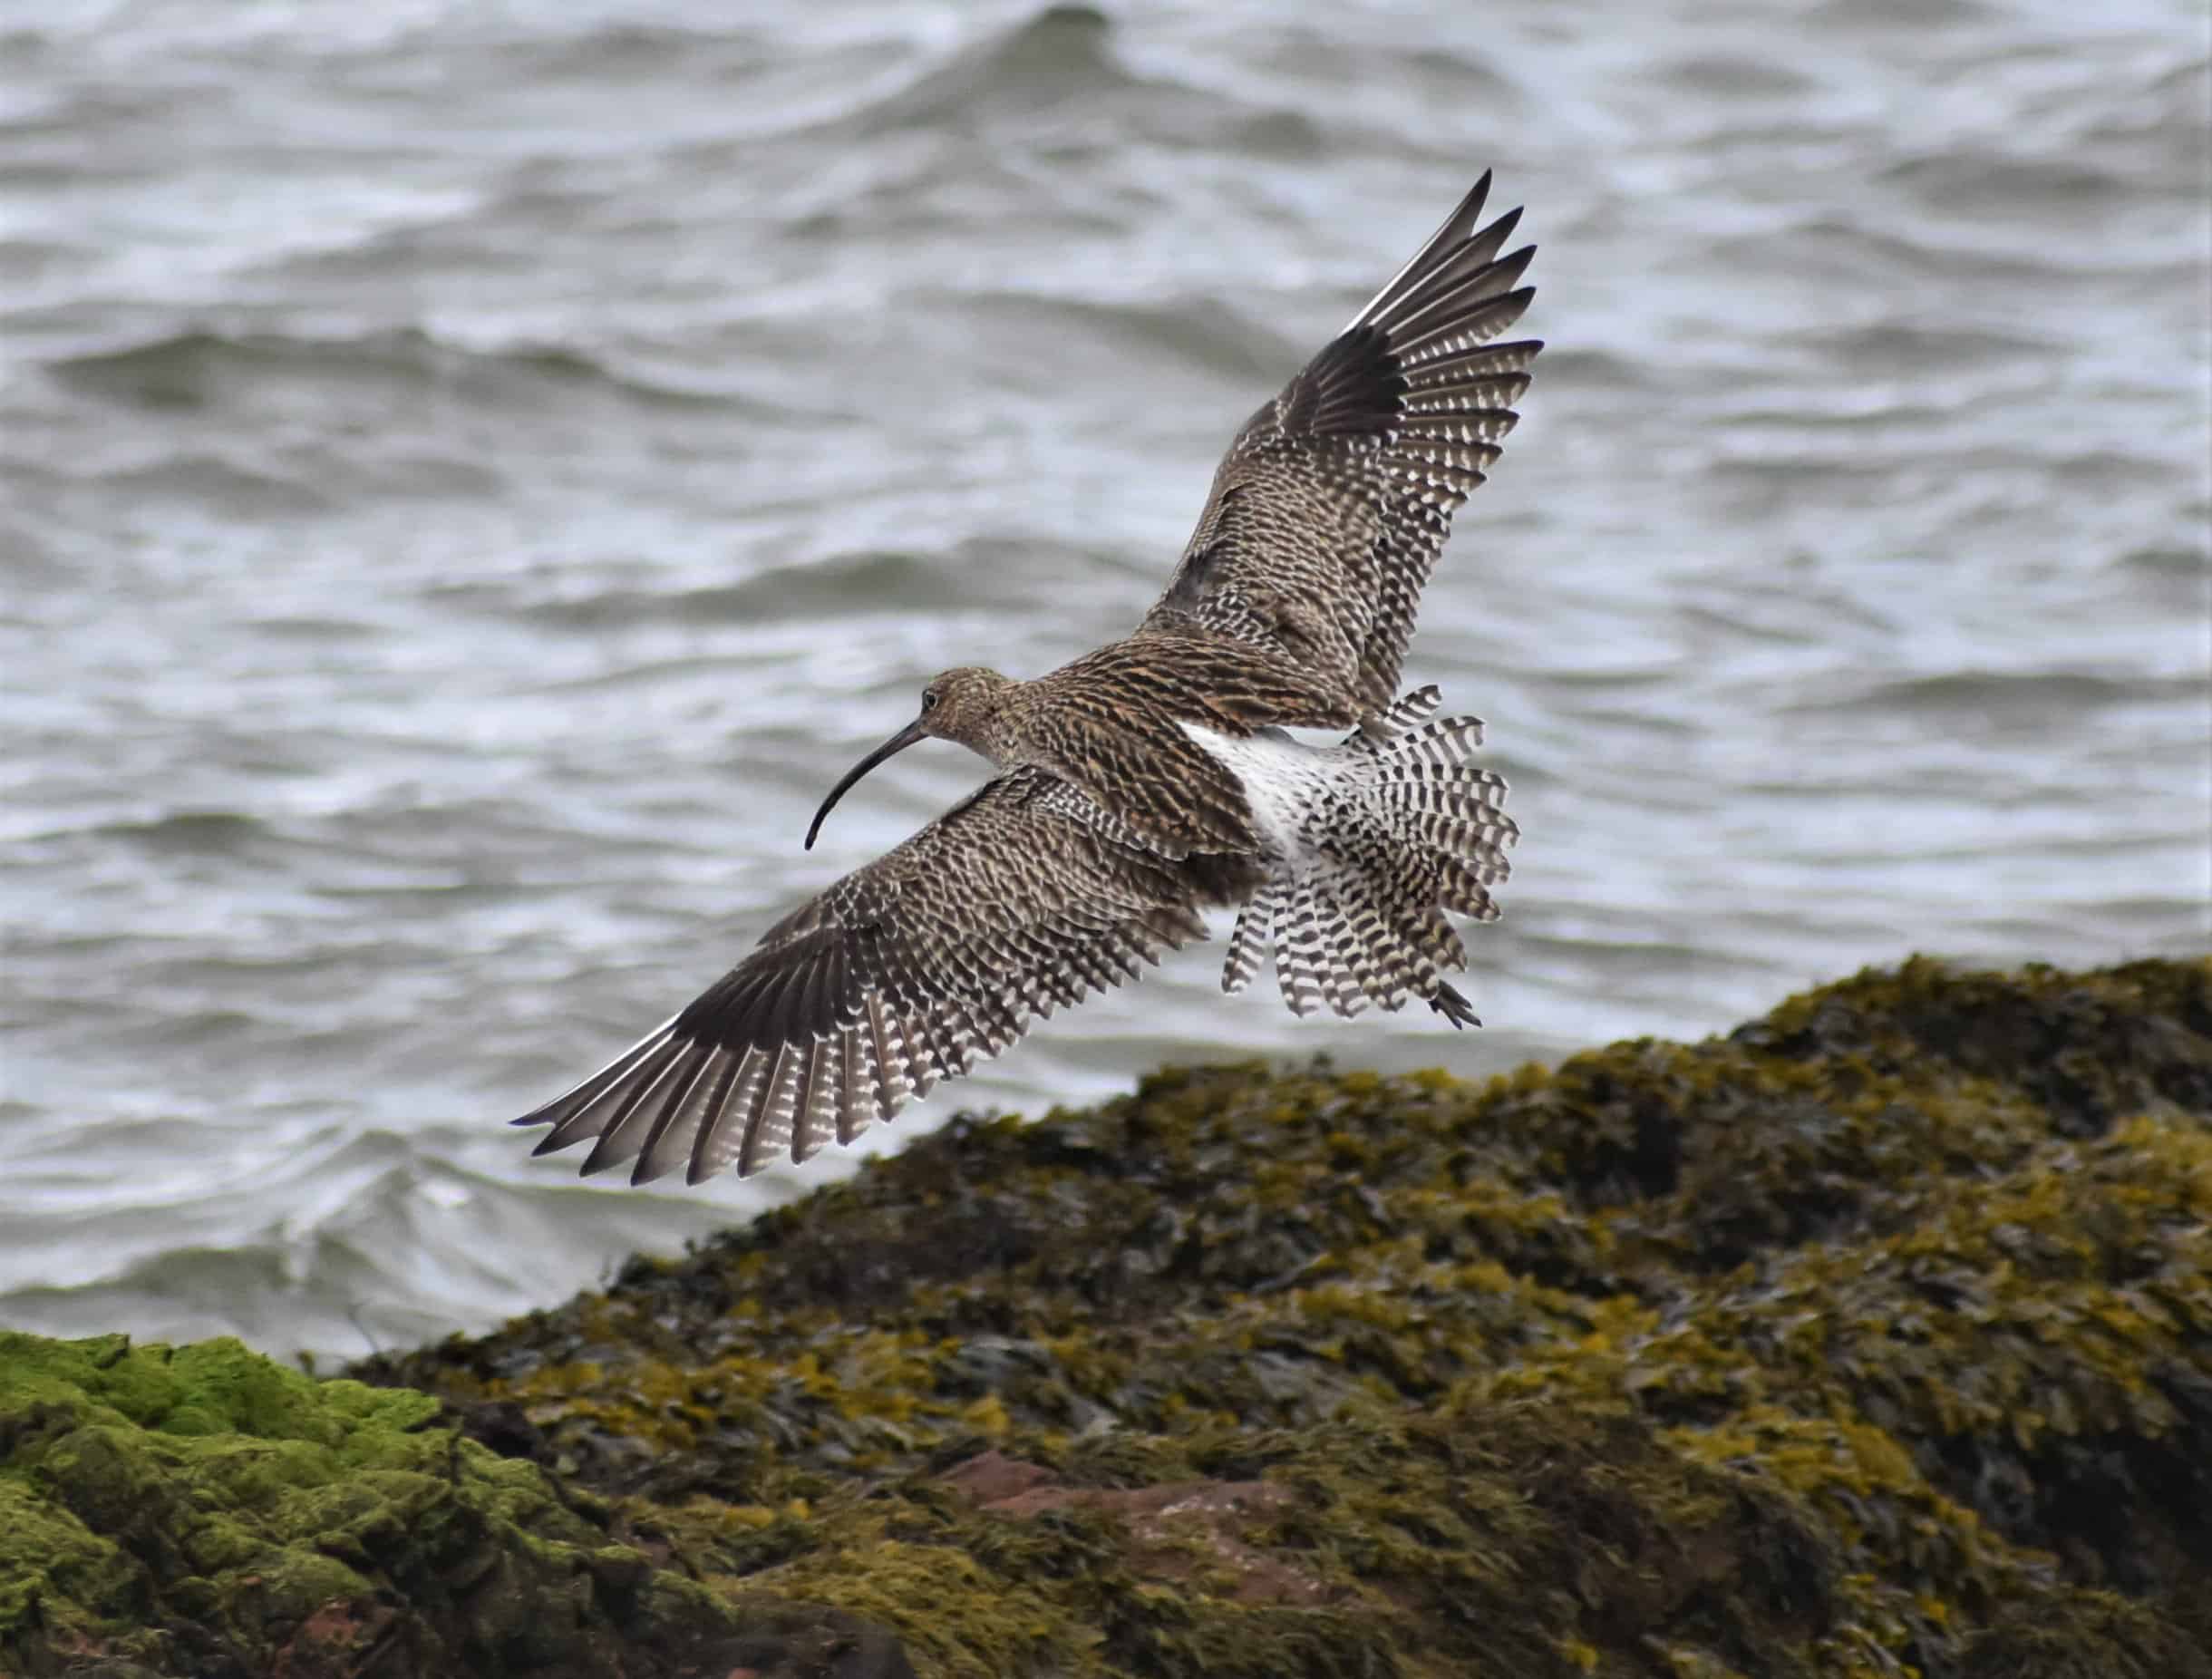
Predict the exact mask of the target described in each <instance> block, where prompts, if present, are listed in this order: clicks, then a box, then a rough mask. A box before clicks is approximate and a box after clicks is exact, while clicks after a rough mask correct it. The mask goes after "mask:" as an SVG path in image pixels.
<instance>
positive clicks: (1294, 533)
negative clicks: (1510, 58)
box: [1139, 174, 1543, 719]
mask: <svg viewBox="0 0 2212 1679" xmlns="http://www.w3.org/2000/svg"><path fill="white" fill-rule="evenodd" d="M1489 180H1490V178H1489V175H1488V174H1485V175H1484V176H1483V178H1482V179H1481V180H1480V181H1478V182H1477V183H1476V184H1475V188H1474V190H1473V191H1471V192H1470V193H1469V194H1468V195H1467V197H1466V198H1465V199H1462V200H1461V201H1460V207H1459V208H1458V209H1455V210H1453V211H1452V213H1451V215H1450V218H1448V219H1447V220H1446V221H1445V223H1444V225H1443V226H1442V227H1441V228H1438V229H1437V231H1436V233H1435V235H1434V237H1433V238H1431V239H1430V240H1429V242H1428V243H1427V244H1426V245H1424V246H1422V247H1421V251H1420V253H1419V254H1418V255H1416V256H1415V257H1413V259H1412V261H1411V262H1409V263H1408V264H1406V266H1405V267H1403V268H1402V269H1401V270H1399V272H1398V274H1397V276H1396V277H1394V278H1393V279H1392V281H1391V283H1390V284H1389V285H1387V286H1384V287H1383V288H1382V291H1380V292H1379V293H1377V294H1376V296H1375V298H1374V301H1373V302H1372V303H1370V304H1369V305H1368V306H1366V307H1365V308H1364V309H1363V310H1361V311H1360V313H1359V315H1357V316H1356V317H1354V319H1353V322H1352V324H1351V325H1349V326H1347V327H1345V328H1344V331H1343V332H1341V333H1339V334H1338V335H1337V336H1336V338H1335V339H1334V342H1332V343H1331V344H1330V345H1329V346H1328V347H1327V348H1326V349H1324V351H1322V352H1321V354H1318V355H1316V356H1315V358H1314V359H1313V360H1312V361H1311V362H1309V363H1308V364H1306V366H1305V371H1304V372H1302V373H1300V374H1298V375H1297V377H1295V379H1293V380H1292V381H1291V382H1290V383H1288V384H1286V385H1285V386H1284V387H1283V391H1282V393H1281V394H1280V395H1278V396H1277V397H1276V399H1275V400H1274V401H1273V402H1271V403H1268V404H1267V405H1266V407H1264V408H1262V409H1261V410H1260V411H1259V412H1257V413H1256V414H1254V415H1253V416H1252V418H1251V420H1250V421H1248V422H1247V423H1246V425H1245V428H1244V430H1243V431H1242V432H1238V433H1237V441H1236V442H1234V443H1232V444H1230V445H1229V451H1228V454H1227V456H1226V457H1225V458H1224V459H1223V461H1222V462H1221V467H1220V470H1219V471H1218V472H1216V473H1215V475H1214V486H1213V493H1212V494H1211V496H1210V497H1208V500H1207V503H1206V510H1205V512H1204V513H1203V514H1201V515H1200V517H1199V519H1198V529H1197V530H1196V531H1195V532H1194V533H1193V534H1192V536H1191V539H1190V545H1189V547H1188V548H1186V549H1185V550H1184V551H1183V558H1182V563H1181V565H1180V566H1179V567H1178V568H1177V569H1176V573H1175V577H1174V579H1173V581H1172V582H1170V583H1169V587H1168V592H1167V593H1166V594H1165V595H1163V596H1162V597H1160V599H1159V603H1158V604H1157V605H1156V606H1154V607H1153V608H1152V610H1151V611H1150V614H1148V615H1147V616H1146V617H1145V620H1144V623H1143V624H1142V626H1140V629H1139V634H1140V635H1142V634H1144V633H1146V632H1153V633H1160V634H1171V635H1191V634H1212V635H1217V636H1229V637H1232V638H1234V639H1237V640H1242V641H1249V642H1260V643H1265V644H1268V645H1272V646H1273V647H1275V648H1276V650H1278V651H1279V652H1281V653H1283V654H1285V655H1287V656H1289V657H1290V658H1292V659H1295V661H1296V662H1298V663H1299V664H1300V665H1305V666H1306V667H1307V668H1308V669H1309V670H1312V671H1313V672H1314V673H1315V675H1318V676H1320V677H1322V678H1323V679H1324V681H1326V682H1327V683H1328V684H1330V685H1331V686H1332V687H1333V688H1334V690H1335V691H1336V692H1338V693H1339V694H1341V695H1342V696H1343V698H1344V701H1345V702H1346V704H1347V707H1348V709H1349V710H1351V711H1352V712H1353V713H1354V714H1355V715H1357V716H1359V717H1361V718H1363V719H1367V718H1373V717H1375V716H1377V715H1379V714H1380V713H1382V711H1383V710H1384V709H1385V708H1386V707H1387V706H1389V704H1391V701H1392V698H1393V697H1394V696H1395V694H1396V691H1397V685H1398V672H1399V666H1400V665H1401V664H1402V662H1403V660H1404V657H1405V648H1406V643H1407V641H1408V639H1409V638H1410V637H1411V636H1412V631H1413V616H1414V613H1415V611H1416V610H1417V608H1418V607H1419V606H1420V601H1421V587H1422V586H1423V585H1424V584H1426V583H1427V582H1428V580H1429V573H1430V572H1431V570H1432V569H1433V568H1435V565H1436V560H1437V556H1438V555H1439V554H1441V552H1442V551H1443V548H1444V542H1445V539H1446V538H1447V537H1449V536H1450V533H1451V515H1452V513H1453V511H1454V510H1456V509H1457V508H1458V507H1459V505H1460V502H1462V501H1464V500H1466V499H1467V497H1468V495H1469V494H1470V492H1471V491H1472V490H1474V488H1475V487H1476V486H1477V485H1478V484H1480V483H1481V482H1482V479H1483V474H1484V472H1485V471H1486V470H1487V469H1488V468H1489V466H1490V464H1491V463H1492V462H1493V461H1496V460H1497V459H1498V456H1499V442H1500V441H1501V440H1502V439H1503V438H1504V437H1505V435H1506V433H1507V432H1509V431H1511V430H1512V429H1513V423H1514V421H1515V420H1516V419H1517V418H1518V416H1517V415H1516V414H1515V413H1514V412H1513V403H1515V402H1516V401H1518V399H1519V397H1520V394H1521V393H1522V392H1523V391H1524V390H1526V389H1527V388H1528V364H1529V363H1530V362H1532V361H1534V360H1535V359H1536V354H1537V352H1538V350H1540V349H1542V348H1543V345H1541V344H1540V343H1538V342H1536V341H1534V340H1528V341H1521V342H1517V343H1513V344H1491V343H1490V342H1489V340H1491V339H1493V338H1495V337H1496V336H1497V335H1499V333H1501V332H1503V331H1504V330H1505V329H1506V328H1507V327H1509V326H1510V325H1512V324H1513V323H1514V322H1515V321H1516V320H1518V318H1519V317H1520V314H1521V311H1522V310H1523V309H1524V308H1526V307H1527V306H1528V299H1529V298H1530V297H1531V296H1533V295H1534V292H1533V289H1532V288H1530V287H1528V286H1517V284H1516V283H1517V282H1518V280H1519V278H1520V277H1521V273H1522V270H1524V269H1525V268H1527V267H1528V259H1529V258H1530V257H1532V256H1534V255H1535V254H1536V247H1534V246H1524V247H1522V248H1520V249H1518V250H1517V251H1514V252H1512V253H1511V254H1510V255H1509V256H1506V257H1499V255H1498V252H1499V248H1500V247H1502V246H1503V245H1504V244H1505V242H1506V240H1507V238H1509V237H1510V235H1511V234H1512V231H1513V228H1514V225H1515V223H1517V222H1518V220H1519V218H1520V212H1519V211H1518V210H1513V211H1511V212H1509V213H1508V214H1506V215H1504V216H1500V217H1499V218H1498V219H1497V220H1495V221H1493V222H1492V223H1490V225H1489V227H1487V228H1482V229H1480V231H1477V230H1476V228H1475V223H1476V222H1477V220H1479V219H1480V217H1481V214H1482V205H1483V200H1484V198H1485V197H1486V196H1487V194H1488V192H1489Z"/></svg>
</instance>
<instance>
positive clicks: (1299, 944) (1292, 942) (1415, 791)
mask: <svg viewBox="0 0 2212 1679" xmlns="http://www.w3.org/2000/svg"><path fill="white" fill-rule="evenodd" d="M1437 704H1438V695H1437V693H1436V690H1435V689H1433V688H1422V689H1419V690H1416V691H1415V692H1414V693H1412V694H1407V695H1405V696H1404V697H1403V698H1402V699H1400V700H1399V701H1398V702H1397V703H1396V704H1393V705H1392V706H1390V707H1389V708H1388V709H1387V710H1385V711H1384V712H1383V713H1382V714H1381V715H1380V716H1379V717H1377V718H1376V719H1375V720H1374V721H1373V723H1370V724H1369V725H1368V727H1367V728H1365V729H1363V730H1362V731H1361V732H1359V733H1355V734H1353V735H1352V736H1350V737H1348V738H1347V739H1346V740H1345V742H1344V744H1343V746H1342V748H1340V749H1339V750H1340V751H1341V752H1342V754H1343V755H1342V758H1341V759H1340V762H1341V763H1342V764H1343V765H1344V772H1345V773H1346V775H1347V776H1348V777H1349V778H1350V781H1351V783H1352V787H1351V789H1350V790H1349V791H1351V797H1350V798H1349V799H1348V800H1345V801H1342V802H1340V803H1338V804H1337V805H1336V806H1334V809H1333V810H1332V811H1331V813H1330V816H1329V819H1328V822H1327V825H1326V826H1325V827H1324V828H1322V829H1321V830H1320V831H1317V832H1315V833H1313V834H1312V835H1310V836H1309V841H1310V844H1311V848H1312V849H1310V850H1309V851H1307V852H1305V854H1304V855H1303V856H1301V857H1300V858H1298V859H1296V860H1295V861H1289V862H1286V863H1285V864H1284V866H1283V867H1284V869H1285V872H1284V873H1283V874H1282V875H1280V876H1278V877H1277V878H1276V879H1275V880H1273V881H1270V882H1269V883H1267V884H1266V885H1265V886H1263V887H1262V888H1261V889H1260V890H1259V892H1258V893H1257V894H1256V895H1255V896H1254V897H1253V898H1252V899H1251V900H1250V901H1249V902H1248V903H1247V904H1246V906H1245V907H1244V909H1243V911H1242V913H1241V914H1239V916H1238V917H1237V928H1236V931H1235V933H1234V934H1232V935H1231V937H1230V939H1229V950H1228V959H1227V963H1226V964H1225V965H1224V966H1223V969H1222V975H1221V985H1222V989H1223V990H1225V991H1240V990H1242V989H1243V988H1244V987H1245V986H1246V985H1247V984H1249V983H1250V981H1251V979H1252V976H1253V975H1255V974H1256V973H1257V971H1258V969H1259V964H1260V959H1261V956H1262V955H1263V954H1264V953H1266V952H1267V951H1268V950H1269V949H1270V948H1272V950H1273V954H1274V956H1275V967H1276V981H1277V983H1278V984H1279V985H1281V987H1282V992H1283V1000H1284V1002H1285V1003H1286V1004H1288V1005H1289V1007H1290V1010H1291V1012H1292V1013H1293V1014H1311V1013H1313V1012H1314V1010H1315V1008H1317V1007H1318V1006H1320V1005H1321V1004H1327V1006H1328V1007H1329V1008H1330V1010H1331V1011H1333V1012H1334V1013H1335V1014H1339V1015H1343V1016H1344V1017H1346V1018H1350V1017H1352V1016H1353V1015H1356V1014H1362V1013H1363V1012H1364V1011H1365V1010H1366V1009H1367V1008H1368V1007H1369V1006H1370V1005H1371V1004H1372V1005H1375V1006H1379V1007H1382V1008H1384V1009H1393V1010H1394V1009H1397V1008H1400V1007H1402V1006H1403V1005H1404V1004H1405V1002H1406V1000H1407V998H1408V997H1410V996H1411V997H1420V998H1421V999H1422V1000H1423V1001H1425V1002H1427V1003H1428V1004H1430V1005H1431V1007H1432V1008H1434V1009H1435V1010H1436V1011H1437V1012H1438V1013H1439V1014H1443V1015H1444V1016H1445V1017H1446V1018H1448V1019H1449V1020H1450V1021H1451V1022H1452V1024H1454V1025H1465V1024H1480V1022H1479V1021H1477V1020H1476V1018H1475V1014H1474V1011H1473V1010H1472V1009H1471V1008H1470V1007H1469V1006H1468V1004H1467V1000H1466V999H1465V998H1464V997H1463V996H1461V995H1460V993H1459V992H1458V991H1457V990H1455V989H1454V988H1453V987H1452V986H1451V985H1449V984H1447V983H1446V982H1445V979H1444V974H1445V972H1446V971H1457V970H1459V969H1462V968H1464V967H1465V966H1467V949H1466V946H1464V945H1463V944H1461V942H1460V935H1459V932H1458V930H1457V929H1456V928H1455V927H1453V926H1452V925H1451V922H1450V919H1449V918H1447V917H1446V915H1445V913H1444V912H1445V911H1446V910H1450V911H1452V912H1454V913H1456V914H1459V915H1463V916H1467V917H1471V918H1472V919H1474V920H1477V921H1492V920H1495V919H1497V917H1498V906H1497V904H1496V903H1495V901H1493V899H1492V898H1491V897H1490V893H1489V888H1490V887H1491V886H1493V885H1495V884H1497V883H1498V882H1499V881H1501V880H1503V879H1504V878H1506V876H1507V874H1508V873H1509V870H1510V867H1511V865H1510V862H1509V859H1508V858H1507V856H1506V852H1507V849H1509V847H1510V846H1511V845H1512V844H1513V842H1514V840H1516V839H1518V835H1519V830H1518V829H1517V828H1516V827H1515V825H1514V822H1513V819H1512V818H1510V817H1509V816H1508V815H1506V813H1505V809H1504V803H1505V796H1506V783H1505V780H1504V778H1503V777H1502V776H1500V775H1499V774H1498V773H1497V772H1495V771H1491V770H1485V769H1481V768H1479V767H1477V766H1476V765H1475V764H1473V763H1472V762H1471V760H1472V758H1473V756H1474V753H1475V752H1476V750H1477V748H1479V747H1480V744H1481V742H1482V724H1481V723H1480V720H1478V719H1476V718H1472V717H1447V718H1443V719H1441V720H1432V718H1433V713H1435V711H1436V709H1437Z"/></svg>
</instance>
